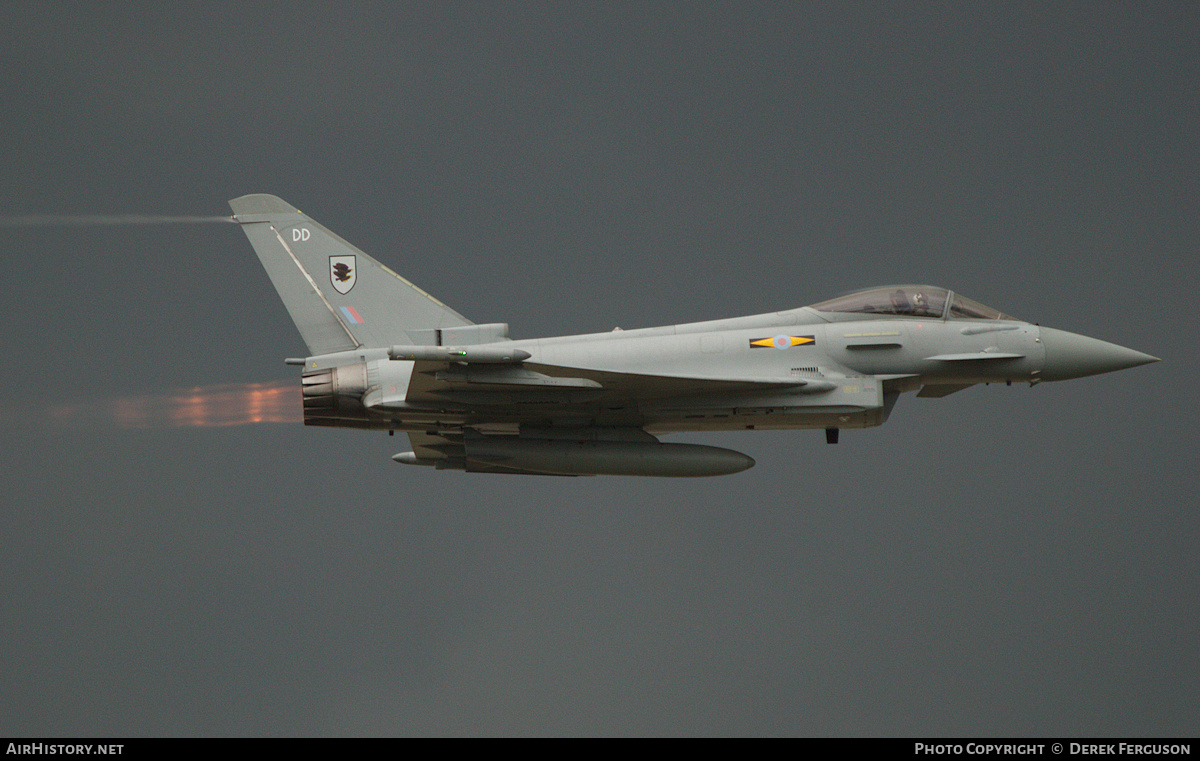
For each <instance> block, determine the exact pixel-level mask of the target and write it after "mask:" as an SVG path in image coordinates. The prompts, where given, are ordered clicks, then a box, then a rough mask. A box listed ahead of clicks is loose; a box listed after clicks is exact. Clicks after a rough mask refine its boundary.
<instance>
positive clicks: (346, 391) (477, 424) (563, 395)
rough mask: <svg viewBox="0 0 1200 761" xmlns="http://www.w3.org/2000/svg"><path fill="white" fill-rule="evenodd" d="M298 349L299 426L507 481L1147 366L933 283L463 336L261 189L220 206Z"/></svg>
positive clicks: (632, 467) (834, 436) (716, 455)
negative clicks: (667, 319)
mask: <svg viewBox="0 0 1200 761" xmlns="http://www.w3.org/2000/svg"><path fill="white" fill-rule="evenodd" d="M229 203H230V206H231V207H232V208H233V212H234V219H235V220H236V221H237V222H239V223H240V224H241V227H242V230H243V232H245V234H246V237H247V238H249V239H250V244H251V246H252V247H253V248H254V251H255V253H257V254H258V257H259V259H260V260H261V261H262V264H263V267H264V268H265V269H266V271H267V275H268V276H269V277H270V279H271V282H272V284H273V285H274V286H275V289H276V290H277V291H278V292H279V295H280V297H281V298H282V299H283V303H284V306H286V307H287V310H288V312H289V314H290V315H291V317H292V320H293V321H294V322H295V323H296V327H297V328H298V329H299V331H300V335H301V337H302V338H303V339H304V342H305V343H306V344H307V346H308V353H309V356H307V357H303V358H292V359H287V360H285V361H286V362H287V363H288V364H290V365H297V366H300V367H303V371H302V375H301V378H300V383H301V390H302V395H303V402H304V422H305V423H306V424H308V425H315V426H335V427H343V428H362V429H368V430H378V431H388V433H389V434H392V433H394V432H395V431H403V432H405V433H407V434H408V437H409V441H410V442H411V445H412V451H407V452H402V453H399V454H397V455H395V456H394V457H393V459H394V460H395V461H396V462H399V463H403V464H407V465H426V466H431V467H434V468H437V469H441V470H463V471H467V472H471V473H507V474H521V475H557V476H585V475H623V476H665V477H678V476H716V475H725V474H730V473H737V472H739V471H743V470H746V469H747V468H750V467H751V466H753V465H754V460H752V459H751V458H750V457H748V456H746V455H744V454H742V453H740V452H735V451H733V450H729V449H723V448H718V447H712V446H702V445H698V444H682V443H667V442H660V441H659V440H658V438H657V437H658V436H661V435H664V434H671V433H678V432H684V431H688V432H691V431H745V430H759V431H762V430H777V429H801V428H811V429H823V430H824V431H825V438H826V441H827V442H829V443H831V444H832V443H837V441H838V433H839V431H840V430H841V429H843V428H869V427H871V426H877V425H881V424H882V423H883V422H884V421H886V420H887V418H888V414H889V413H890V412H891V410H892V407H893V406H894V405H895V404H896V399H898V398H899V397H900V395H901V394H903V393H907V392H916V394H917V396H923V397H943V396H946V395H948V394H952V393H954V392H956V391H961V390H962V389H965V388H968V387H970V386H974V385H977V384H981V383H1007V384H1011V383H1013V382H1020V383H1028V384H1030V385H1031V386H1032V385H1036V384H1038V383H1041V382H1046V381H1060V380H1067V379H1070V378H1080V377H1083V376H1087V375H1096V374H1098V373H1107V372H1112V371H1114V370H1121V369H1124V368H1129V367H1136V366H1138V365H1144V364H1147V363H1149V362H1156V361H1158V360H1157V358H1155V357H1152V356H1150V355H1148V354H1143V353H1141V352H1138V351H1134V350H1132V349H1126V348H1124V347H1121V346H1117V345H1115V344H1111V343H1106V342H1104V341H1099V340H1097V339H1095V338H1088V337H1086V336H1081V335H1077V334H1074V333H1068V332H1066V331H1063V330H1055V329H1053V328H1043V327H1038V326H1037V325H1033V324H1031V323H1028V322H1024V321H1022V320H1019V319H1016V318H1015V317H1010V316H1009V315H1007V314H1004V313H1002V312H999V311H997V310H995V309H992V308H991V307H987V306H984V305H983V304H980V303H978V302H976V301H972V300H971V299H969V298H967V297H965V296H962V295H960V294H958V293H955V292H953V291H949V290H946V289H944V288H937V287H934V286H929V285H891V286H886V287H880V288H871V289H868V290H862V291H857V292H854V293H850V294H848V295H844V296H839V297H837V298H834V299H831V300H829V301H822V302H821V303H818V304H813V305H811V306H805V307H799V308H796V309H785V310H783V311H779V312H768V313H766V314H757V315H751V316H748V317H734V318H730V319H721V320H712V321H708V322H695V323H688V324H682V325H669V326H666V327H656V328H641V329H636V330H624V331H622V330H614V331H612V332H605V333H591V334H587V335H578V336H562V337H555V338H539V339H522V340H512V339H510V338H509V335H508V333H509V328H508V325H507V324H506V323H488V324H482V325H477V324H474V323H472V322H471V321H470V320H468V319H466V318H465V317H463V316H462V315H460V314H459V313H458V312H456V311H454V310H453V309H451V308H450V307H448V306H446V305H445V304H443V303H442V302H440V301H438V300H437V299H435V298H434V297H432V296H430V295H429V294H427V293H425V292H424V291H422V290H421V289H420V288H418V287H417V286H415V285H413V284H412V283H410V282H408V281H407V280H405V279H404V278H402V277H400V276H399V275H397V274H396V273H395V272H393V271H392V270H390V269H388V268H387V267H386V266H385V265H383V264H382V263H380V262H378V261H376V260H375V259H373V258H372V257H370V256H368V255H367V254H365V253H363V252H362V251H360V250H359V249H357V248H355V247H354V246H352V245H350V244H349V243H347V242H346V241H344V240H342V239H341V238H339V237H338V236H337V235H334V234H333V233H332V232H330V231H329V230H327V229H325V228H324V227H322V226H321V225H319V224H317V223H316V222H314V221H313V220H312V219H311V218H309V217H308V216H306V215H304V214H302V213H301V212H300V211H298V210H297V209H295V208H293V207H292V206H291V205H289V204H287V203H285V202H284V201H282V200H280V199H279V198H276V197H275V196H271V195H263V194H256V195H247V196H242V197H241V198H235V199H233V200H232V201H230V202H229Z"/></svg>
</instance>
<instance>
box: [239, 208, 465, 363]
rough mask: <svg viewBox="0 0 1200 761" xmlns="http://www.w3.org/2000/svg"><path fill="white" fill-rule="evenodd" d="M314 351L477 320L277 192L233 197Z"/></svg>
mask: <svg viewBox="0 0 1200 761" xmlns="http://www.w3.org/2000/svg"><path fill="white" fill-rule="evenodd" d="M229 206H230V207H231V208H232V209H233V216H234V219H236V220H237V221H238V222H239V223H240V224H241V225H242V231H243V232H244V233H246V237H247V238H249V239H250V245H251V246H253V247H254V252H255V253H256V254H258V258H259V259H260V260H261V261H262V264H263V267H264V268H265V269H266V270H267V275H269V276H270V278H271V282H272V283H273V284H274V286H275V290H277V291H279V297H280V298H281V299H283V303H284V306H286V307H287V310H288V313H289V314H290V315H291V316H292V321H293V322H295V323H296V327H297V328H298V329H299V330H300V335H301V336H302V337H303V338H304V343H306V344H308V350H309V352H310V353H311V354H313V355H317V354H329V353H332V352H336V351H347V350H350V349H355V348H357V347H359V346H390V345H392V344H426V343H429V342H430V341H429V339H428V336H429V335H431V334H432V333H433V332H434V331H435V330H437V329H440V328H450V327H458V326H463V325H471V324H472V323H471V321H470V320H468V319H466V318H465V317H463V316H462V315H460V314H459V313H458V312H455V311H454V310H453V309H451V308H450V307H448V306H446V305H445V304H443V303H442V302H440V301H438V300H437V299H435V298H434V297H432V296H430V295H429V294H428V293H425V291H422V290H421V289H420V288H418V287H416V286H415V285H413V284H412V283H410V282H408V281H407V280H405V279H404V278H402V277H400V276H399V275H397V274H396V273H395V272H392V271H391V270H390V269H388V268H387V267H385V266H383V265H382V264H380V263H379V262H377V261H375V260H374V259H372V258H371V257H370V256H367V255H366V254H364V253H363V252H362V251H359V250H358V249H357V248H355V247H354V246H352V245H350V244H349V243H347V242H346V241H344V240H342V239H341V238H339V237H338V236H336V235H334V234H333V233H331V232H329V231H328V230H326V229H325V228H324V227H322V226H321V225H319V224H317V223H316V222H314V221H312V220H311V219H310V218H308V217H307V216H305V215H304V214H302V213H301V212H300V211H299V210H297V209H294V208H292V207H291V206H289V205H288V204H287V203H285V202H284V201H282V200H281V199H279V198H276V197H275V196H272V195H265V194H255V195H248V196H242V197H241V198H235V199H233V200H232V201H230V202H229Z"/></svg>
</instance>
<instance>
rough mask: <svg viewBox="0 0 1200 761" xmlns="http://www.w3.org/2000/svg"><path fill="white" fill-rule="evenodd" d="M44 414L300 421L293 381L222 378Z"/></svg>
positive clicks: (132, 424) (157, 422)
mask: <svg viewBox="0 0 1200 761" xmlns="http://www.w3.org/2000/svg"><path fill="white" fill-rule="evenodd" d="M49 413H50V418H51V419H53V420H55V421H57V422H60V423H63V424H67V425H74V424H79V423H93V424H94V423H104V422H109V423H113V424H115V425H117V426H119V427H121V428H213V427H218V426H230V425H250V424H253V423H299V422H302V421H303V420H304V410H303V405H302V403H301V400H300V389H299V387H298V385H297V384H296V382H295V381H272V382H270V383H222V384H218V385H215V386H196V387H194V388H190V389H184V390H179V391H169V392H166V393H161V394H144V395H141V396H129V397H124V398H121V399H116V400H114V401H109V402H95V403H91V404H88V403H81V404H60V405H55V406H54V407H52V408H51V409H50V410H49Z"/></svg>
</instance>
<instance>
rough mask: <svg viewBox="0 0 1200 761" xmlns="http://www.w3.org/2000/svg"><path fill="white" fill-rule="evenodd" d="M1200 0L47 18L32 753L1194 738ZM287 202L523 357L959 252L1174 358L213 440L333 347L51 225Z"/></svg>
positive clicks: (18, 494) (42, 79)
mask: <svg viewBox="0 0 1200 761" xmlns="http://www.w3.org/2000/svg"><path fill="white" fill-rule="evenodd" d="M1198 7H1200V6H1197V5H1196V4H1195V3H1182V2H1181V3H1082V4H1081V3H1073V2H1055V3H1020V4H1014V3H966V2H952V3H843V2H838V3H807V2H790V3H730V4H713V3H650V2H639V3H596V2H570V3H479V4H477V3H454V2H437V3H421V4H415V5H414V4H405V3H393V2H389V3H380V4H367V3H346V4H333V3H315V4H311V3H303V2H288V3H171V4H165V5H164V4H136V3H129V4H126V3H121V4H105V3H22V2H9V3H5V4H3V5H2V6H0V87H2V90H0V92H2V95H3V99H2V102H3V103H4V113H3V116H2V117H0V118H2V120H3V121H2V123H3V130H0V155H3V157H4V163H5V168H4V172H3V175H2V177H0V217H3V218H4V219H5V220H7V222H6V224H5V225H3V226H0V250H2V251H3V252H4V257H5V261H7V262H8V268H7V269H8V282H9V285H10V288H9V290H8V293H9V294H10V298H9V299H8V306H7V307H6V309H5V314H6V315H7V319H6V325H7V326H8V330H6V331H5V334H4V338H3V350H4V356H5V359H6V361H5V363H4V367H5V369H4V371H3V379H4V389H5V390H4V393H3V396H2V397H0V424H2V430H3V440H2V441H3V451H4V456H3V457H2V458H0V484H2V486H3V492H4V495H5V496H4V499H3V504H4V507H3V510H2V511H0V535H2V536H3V537H4V541H5V551H4V552H3V554H2V555H0V600H2V601H3V602H2V604H0V643H2V644H0V654H2V659H3V661H2V662H3V668H2V669H0V670H2V671H3V674H4V676H3V678H2V679H0V732H3V733H8V734H18V735H54V734H60V735H61V734H81V735H100V734H108V735H141V734H155V735H162V734H169V735H175V734H189V735H192V734H195V735H210V734H214V735H247V734H255V735H259V734H261V735H294V734H304V735H307V734H345V733H365V734H509V733H513V734H525V733H537V734H787V735H793V734H799V735H807V734H834V735H908V734H937V735H940V734H974V735H1011V734H1038V735H1171V734H1194V733H1195V731H1196V727H1197V726H1200V710H1198V709H1197V702H1196V700H1195V689H1196V684H1197V683H1198V682H1200V665H1198V661H1197V658H1196V653H1195V651H1196V643H1197V642H1198V641H1200V615H1198V610H1197V608H1198V603H1197V599H1198V595H1197V582H1198V580H1200V573H1198V572H1200V568H1198V565H1200V564H1198V550H1197V539H1198V538H1200V516H1198V513H1197V502H1198V501H1200V500H1198V499H1197V497H1198V496H1200V495H1198V492H1200V489H1198V488H1197V481H1198V479H1197V474H1196V471H1197V467H1196V465H1197V448H1196V445H1195V431H1196V430H1197V428H1198V427H1200V419H1198V417H1200V416H1198V414H1197V405H1196V402H1195V392H1194V387H1195V380H1196V378H1197V371H1198V370H1200V368H1198V367H1197V362H1196V360H1195V345H1196V338H1195V331H1196V326H1197V317H1196V309H1195V306H1194V304H1195V301H1196V297H1195V290H1196V287H1197V284H1198V283H1200V265H1198V264H1197V256H1196V241H1197V233H1198V232H1200V230H1198V225H1197V220H1198V219H1200V216H1198V211H1200V208H1198V203H1197V201H1198V197H1197V196H1198V193H1200V182H1198V181H1197V175H1198V172H1197V169H1198V168H1200V167H1198V161H1197V159H1198V156H1200V152H1198V148H1197V146H1198V143H1197V137H1198V134H1197V133H1198V129H1200V126H1198V125H1200V118H1198V117H1200V108H1198V100H1197V95H1196V94H1197V92H1200V45H1198V42H1197V40H1200V11H1198V10H1197V8H1198ZM251 192H265V193H273V194H276V195H279V196H281V197H282V198H284V199H286V200H288V201H289V202H291V203H293V204H295V205H297V206H298V207H299V208H301V209H303V210H304V211H305V212H307V213H309V214H310V215H312V216H313V217H314V218H315V219H317V220H318V221H320V222H322V223H323V224H324V225H326V226H327V227H329V228H330V229H332V230H334V231H335V232H337V233H339V234H340V235H342V236H343V237H345V238H346V239H347V240H349V241H351V242H352V243H354V244H356V245H358V246H359V247H360V248H362V249H364V250H365V251H367V252H369V253H371V254H373V255H374V256H376V257H377V258H379V259H381V260H382V261H384V262H385V263H387V264H388V265H389V266H391V267H392V268H393V269H395V270H396V271H398V272H400V273H401V274H403V275H404V276H405V277H407V278H409V279H410V280H412V281H413V282H415V283H417V284H418V285H420V286H421V287H423V288H425V289H426V290H427V291H429V292H430V293H432V294H434V295H435V296H437V297H438V298H440V299H442V300H443V301H445V302H447V303H448V304H450V305H451V306H452V307H454V308H455V309H457V310H458V311H460V312H462V313H463V314H464V315H466V316H467V317H468V318H470V319H472V320H474V321H476V322H499V321H507V322H509V323H510V324H511V325H512V335H513V336H514V337H536V336H541V335H554V334H564V333H573V332H589V331H598V330H608V329H610V328H612V327H613V326H615V325H620V326H622V327H625V328H633V327H642V326H647V325H657V324H670V323H675V322H686V321H692V320H701V319H710V318H718V317H727V316H735V315H739V314H751V313H757V312H765V311H770V310H774V309H783V308H788V307H793V306H797V305H801V304H806V303H812V302H815V301H819V300H822V299H824V298H828V297H830V296H832V295H835V294H837V293H840V292H843V291H846V290H849V289H852V288H857V287H862V286H868V285H874V284H883V283H889V282H930V283H934V284H938V285H942V286H944V287H948V288H952V289H955V290H957V291H960V292H962V293H964V294H966V295H968V296H970V297H972V298H975V299H978V300H979V301H982V302H984V303H986V304H988V305H991V306H994V307H996V308H998V309H1001V310H1003V311H1005V312H1008V313H1010V314H1014V315H1017V316H1019V317H1021V318H1024V319H1027V320H1030V321H1035V322H1039V323H1041V324H1043V325H1050V326H1053V327H1057V328H1061V329H1066V330H1071V331H1076V332H1081V333H1085V334H1088V335H1091V336H1094V337H1097V338H1101V339H1104V340H1109V341H1113V342H1116V343H1119V344H1122V345H1125V346H1129V347H1131V348H1134V349H1137V350H1140V351H1144V352H1147V353H1150V354H1153V355H1155V356H1159V357H1162V358H1163V359H1164V361H1163V362H1161V363H1158V364H1155V365H1152V366H1148V367H1142V368H1136V369H1133V370H1128V371H1124V372H1120V373H1115V374H1111V375H1106V376H1101V377H1096V378H1088V379H1081V380H1076V381H1072V382H1066V383H1054V384H1043V385H1040V386H1038V387H1035V388H1033V389H1030V388H1028V387H1024V386H1013V387H1011V388H1006V387H995V386H993V387H988V388H975V389H971V390H969V391H966V392H963V393H961V394H956V395H954V396H951V397H948V398H945V399H940V400H932V399H916V398H913V397H912V396H911V395H910V396H906V397H904V398H902V399H901V400H900V402H899V404H898V405H897V408H896V410H895V412H894V414H893V415H892V418H891V420H890V421H889V422H888V423H887V424H886V425H885V426H883V427H881V428H877V429H869V430H864V431H847V432H844V433H843V435H842V437H841V439H842V441H841V443H840V444H839V445H837V446H836V447H829V446H826V445H825V444H824V441H823V436H822V435H821V433H820V432H812V431H809V432H804V431H797V432H787V433H758V434H744V435H742V434H731V435H725V436H708V437H692V438H686V437H685V438H679V439H676V440H697V441H706V442H709V443H714V444H716V445H719V446H728V447H732V448H735V449H738V450H741V451H745V452H747V453H748V454H750V455H752V456H753V457H754V458H755V459H756V460H757V461H758V465H757V466H756V467H755V468H753V469H752V470H750V471H747V472H745V473H743V474H739V475H735V476H728V477H724V478H718V479H705V480H699V481H687V480H685V481H677V480H656V479H625V478H578V479H557V478H533V477H530V478H523V477H502V476H486V475H475V474H464V473H457V472H436V471H433V470H432V469H425V468H405V467H402V466H398V465H396V464H395V463H393V462H392V461H391V459H390V457H391V455H392V454H394V453H395V452H398V451H402V450H404V449H407V448H408V446H407V441H406V440H405V439H403V438H388V437H386V436H384V435H383V434H376V433H363V432H355V431H337V430H321V429H313V428H307V429H306V428H305V427H304V426H302V425H300V424H298V423H294V422H292V423H288V422H261V423H246V424H242V425H220V426H213V425H201V423H205V422H215V421H220V422H225V423H236V422H239V421H244V420H246V419H247V418H246V414H245V411H244V410H238V409H234V408H235V407H237V399H238V393H237V392H238V390H239V389H247V391H246V393H247V394H249V390H250V389H252V388H254V389H258V391H259V392H260V393H261V394H265V395H270V394H274V393H275V392H274V391H273V389H276V388H279V387H281V386H283V385H289V384H291V383H294V382H295V381H296V378H295V372H294V368H288V367H285V366H284V365H283V364H282V359H283V358H284V357H286V356H294V355H296V354H297V353H298V352H302V351H303V344H302V343H301V341H300V338H299V335H298V334H297V332H296V331H295V329H294V327H293V326H292V324H291V322H290V320H289V319H288V316H287V313H286V311H285V310H284V308H283V306H282V304H281V303H280V302H279V300H278V298H277V297H276V295H275V293H274V291H273V289H272V288H271V286H270V283H269V282H268V280H267V278H266V276H265V274H264V273H263V271H262V269H261V267H260V266H259V264H258V262H257V260H256V258H255V256H254V254H253V252H252V250H251V248H250V246H249V244H248V242H247V241H246V240H245V238H244V236H243V235H242V234H241V232H240V231H239V230H238V228H237V227H236V226H235V225H232V224H228V225H226V224H216V223H207V224H176V225H170V226H167V225H163V226H134V225H104V226H99V225H96V226H89V225H77V226H19V225H16V224H15V221H16V220H17V218H20V217H24V216H27V215H43V214H68V215H72V214H78V215H94V214H162V215H201V216H204V215H224V214H228V212H229V210H228V207H227V206H226V200H227V199H229V198H232V197H235V196H238V195H242V194H245V193H251ZM250 384H265V385H263V386H258V385H255V386H253V387H252V386H251V385H250ZM189 389H192V390H190V391H189ZM185 392H186V393H185ZM1168 392H1170V393H1168ZM187 399H192V400H193V401H195V400H197V399H198V400H201V401H204V402H206V403H207V404H208V405H209V406H208V407H207V408H206V411H205V412H203V413H197V414H195V415H191V416H189V415H188V414H183V413H182V412H181V410H183V409H184V408H185V407H187V405H188V404H189V402H187V401H186V400H187ZM271 399H277V397H276V396H271ZM272 403H274V402H272ZM290 409H291V412H288V411H287V410H286V409H285V411H284V414H282V417H283V418H285V419H287V418H288V416H289V415H291V417H293V418H294V416H295V414H296V413H295V409H294V408H290ZM268 417H269V416H268Z"/></svg>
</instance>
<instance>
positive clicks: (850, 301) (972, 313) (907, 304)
mask: <svg viewBox="0 0 1200 761" xmlns="http://www.w3.org/2000/svg"><path fill="white" fill-rule="evenodd" d="M947 305H949V308H948V309H947ZM812 308H813V309H815V310H817V311H818V312H843V313H847V312H848V313H855V314H870V315H895V316H901V317H928V318H930V319H935V320H940V319H942V318H943V317H945V318H947V319H951V320H1015V319H1016V318H1015V317H1010V316H1008V315H1006V314H1004V313H1003V312H1000V311H998V310H995V309H992V308H991V307H988V306H984V305H983V304H980V303H979V302H978V301H972V300H971V299H968V298H967V297H965V296H959V295H958V294H957V293H955V292H954V291H948V290H946V289H945V288H935V287H933V286H931V285H889V286H884V287H881V288H869V289H867V290H865V291H855V292H854V293H849V294H846V295H845V296H838V297H837V298H835V299H830V300H829V301H822V302H821V303H819V304H813V305H812Z"/></svg>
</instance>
